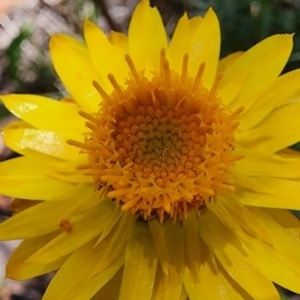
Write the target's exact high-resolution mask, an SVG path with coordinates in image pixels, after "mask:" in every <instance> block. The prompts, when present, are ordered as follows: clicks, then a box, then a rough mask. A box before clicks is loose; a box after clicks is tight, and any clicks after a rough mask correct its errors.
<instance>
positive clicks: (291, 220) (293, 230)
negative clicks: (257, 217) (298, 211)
mask: <svg viewBox="0 0 300 300" xmlns="http://www.w3.org/2000/svg"><path fill="white" fill-rule="evenodd" d="M263 211H264V212H266V213H267V214H268V215H269V216H270V217H272V218H273V219H274V220H275V221H276V222H277V223H278V224H279V225H280V226H281V227H283V228H285V229H286V231H287V232H288V233H289V234H290V235H291V236H292V237H293V238H294V239H295V240H296V241H297V242H299V243H300V220H299V219H298V218H297V217H296V216H295V215H294V214H292V213H291V212H290V211H289V210H283V209H274V208H264V209H263Z"/></svg>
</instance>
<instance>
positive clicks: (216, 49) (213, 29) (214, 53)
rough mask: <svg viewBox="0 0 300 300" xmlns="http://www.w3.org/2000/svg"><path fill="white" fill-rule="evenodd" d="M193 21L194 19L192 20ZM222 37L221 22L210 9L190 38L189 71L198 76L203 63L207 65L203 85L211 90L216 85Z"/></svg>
mask: <svg viewBox="0 0 300 300" xmlns="http://www.w3.org/2000/svg"><path fill="white" fill-rule="evenodd" d="M191 21H193V19H192V20H191ZM220 46H221V35H220V25H219V20H218V18H217V16H216V14H215V13H214V11H213V10H212V9H211V8H209V9H208V11H207V13H206V14H205V16H204V18H203V20H202V21H201V23H200V26H199V27H198V28H194V30H193V31H192V34H191V37H190V48H189V52H188V54H189V70H190V71H191V75H192V76H193V77H195V76H196V74H197V72H198V69H199V66H200V65H201V63H203V62H204V63H205V70H204V74H203V85H204V87H206V88H208V89H210V88H211V86H212V85H213V83H214V80H215V77H216V73H217V67H218V63H219V55H220Z"/></svg>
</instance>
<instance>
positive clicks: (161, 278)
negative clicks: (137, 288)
mask: <svg viewBox="0 0 300 300" xmlns="http://www.w3.org/2000/svg"><path fill="white" fill-rule="evenodd" d="M162 299H164V300H167V299H172V300H186V299H187V294H186V292H185V289H184V287H183V284H182V279H181V276H180V275H179V274H178V273H177V272H176V271H175V270H174V269H173V270H172V271H171V272H170V273H169V276H167V275H166V273H165V272H164V271H163V270H162V269H161V268H160V266H158V268H157V272H156V278H155V283H154V288H153V294H152V298H151V300H162Z"/></svg>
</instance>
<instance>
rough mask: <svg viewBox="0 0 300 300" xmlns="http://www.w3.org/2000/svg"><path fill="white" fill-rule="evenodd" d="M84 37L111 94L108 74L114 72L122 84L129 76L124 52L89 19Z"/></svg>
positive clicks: (107, 90)
mask: <svg viewBox="0 0 300 300" xmlns="http://www.w3.org/2000/svg"><path fill="white" fill-rule="evenodd" d="M84 38H85V41H86V43H87V46H88V51H89V53H90V56H91V58H92V62H93V64H94V66H95V68H96V69H97V71H98V73H99V74H100V76H101V78H102V80H103V81H104V85H105V87H104V89H105V90H106V92H107V93H109V94H110V93H111V92H112V90H113V87H112V85H111V83H110V81H109V80H108V78H107V75H108V74H113V75H114V77H115V78H116V80H117V82H118V83H119V84H121V85H123V84H124V83H125V79H126V78H127V77H128V73H129V68H128V66H127V64H126V62H125V57H124V54H123V53H122V52H119V51H118V50H117V49H116V48H115V47H114V46H113V45H112V44H111V43H110V41H109V40H108V38H107V36H106V35H105V33H104V32H103V31H102V30H101V29H100V28H98V27H97V26H96V25H95V24H94V23H92V22H91V21H89V20H86V21H85V22H84Z"/></svg>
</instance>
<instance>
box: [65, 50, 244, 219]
mask: <svg viewBox="0 0 300 300" xmlns="http://www.w3.org/2000/svg"><path fill="white" fill-rule="evenodd" d="M125 60H126V62H127V64H128V69H129V79H128V80H127V82H126V84H125V85H120V84H118V82H117V81H116V79H115V77H114V76H113V74H110V75H108V79H109V81H110V83H111V85H112V86H113V88H114V91H113V92H112V93H111V94H110V95H108V94H107V93H106V92H105V90H104V89H103V88H102V87H101V86H100V85H99V84H98V83H97V82H94V86H95V88H96V89H97V91H98V92H99V94H100V95H101V98H102V102H101V103H100V109H99V111H98V112H97V113H95V114H89V113H86V112H83V111H81V112H80V114H81V116H82V117H84V118H86V119H87V123H86V126H87V127H88V128H89V130H90V133H89V134H88V135H87V136H86V138H85V141H84V143H80V142H76V141H69V143H70V144H72V145H74V146H77V147H80V148H82V152H85V153H87V154H88V162H87V163H86V164H85V165H82V166H80V169H86V170H87V172H88V174H89V175H91V176H93V178H94V182H95V184H96V187H97V189H102V188H105V189H106V190H107V196H108V197H109V198H111V199H112V200H113V201H115V202H116V203H117V205H121V206H122V209H123V210H124V211H130V212H131V213H132V214H138V215H141V216H142V217H143V218H144V219H148V218H153V217H155V218H157V219H158V220H159V221H160V222H163V221H164V220H165V219H166V218H173V219H174V220H175V221H176V219H183V218H187V216H188V213H189V212H190V211H191V210H195V211H196V212H197V213H198V214H199V213H200V212H201V210H202V209H203V208H204V207H206V206H207V204H208V202H209V201H211V200H215V199H216V198H217V196H218V194H220V193H222V192H223V191H231V192H232V191H234V187H233V185H232V184H230V183H229V182H228V174H229V172H230V166H231V165H233V164H234V161H235V160H237V159H238V157H237V156H234V154H233V151H234V143H235V138H234V131H235V128H236V127H237V125H238V122H237V120H236V119H237V117H238V115H239V114H240V113H241V111H242V109H238V110H236V111H234V112H229V111H228V110H227V109H226V107H225V106H224V105H223V104H222V99H221V98H219V97H218V85H219V82H220V80H221V75H220V74H219V75H218V76H216V80H215V82H214V84H213V86H212V88H211V89H210V90H208V89H206V88H205V87H204V86H203V85H202V77H203V76H204V74H205V65H204V63H203V64H201V65H200V66H199V70H198V72H197V75H196V77H195V78H192V77H190V76H189V74H188V63H189V57H188V55H184V57H183V60H182V71H181V74H179V73H176V72H175V71H173V70H172V69H171V68H170V65H169V62H168V60H167V59H166V54H165V51H164V50H162V51H161V56H160V70H159V71H157V72H154V73H153V75H152V77H151V78H147V77H146V76H145V75H144V73H143V72H137V70H136V68H135V65H134V63H133V61H132V59H131V57H130V56H129V55H126V56H125Z"/></svg>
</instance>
